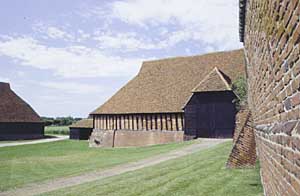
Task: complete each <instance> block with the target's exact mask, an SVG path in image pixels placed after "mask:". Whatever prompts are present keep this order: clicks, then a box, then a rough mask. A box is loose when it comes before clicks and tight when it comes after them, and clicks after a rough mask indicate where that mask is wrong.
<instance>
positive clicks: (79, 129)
mask: <svg viewBox="0 0 300 196" xmlns="http://www.w3.org/2000/svg"><path fill="white" fill-rule="evenodd" d="M69 128H70V139H73V140H88V139H89V137H90V135H91V133H92V130H93V119H82V120H80V121H78V122H76V123H74V124H72V125H71V126H70V127H69Z"/></svg>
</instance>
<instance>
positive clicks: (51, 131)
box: [45, 126, 70, 135]
mask: <svg viewBox="0 0 300 196" xmlns="http://www.w3.org/2000/svg"><path fill="white" fill-rule="evenodd" d="M69 132H70V131H69V126H46V127H45V134H46V135H69Z"/></svg>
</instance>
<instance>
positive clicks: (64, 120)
mask: <svg viewBox="0 0 300 196" xmlns="http://www.w3.org/2000/svg"><path fill="white" fill-rule="evenodd" d="M81 119H82V118H73V117H71V116H68V117H56V118H53V117H42V120H43V122H44V123H45V126H51V125H52V126H68V125H71V124H73V123H75V122H77V121H79V120H81Z"/></svg>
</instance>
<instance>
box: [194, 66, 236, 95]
mask: <svg viewBox="0 0 300 196" xmlns="http://www.w3.org/2000/svg"><path fill="white" fill-rule="evenodd" d="M230 90H231V87H230V85H229V84H228V81H227V80H226V79H225V76H224V74H222V73H221V71H220V70H219V69H218V68H217V67H215V68H214V69H213V70H212V71H211V72H210V73H209V74H208V75H207V76H206V77H205V78H204V79H203V80H202V81H201V82H200V83H199V84H198V85H197V86H196V88H194V89H193V92H210V91H230Z"/></svg>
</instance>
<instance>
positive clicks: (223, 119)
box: [196, 102, 235, 138]
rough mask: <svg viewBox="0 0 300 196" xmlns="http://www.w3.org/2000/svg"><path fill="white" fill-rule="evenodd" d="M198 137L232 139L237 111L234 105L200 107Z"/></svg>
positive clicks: (221, 104) (218, 104)
mask: <svg viewBox="0 0 300 196" xmlns="http://www.w3.org/2000/svg"><path fill="white" fill-rule="evenodd" d="M197 113H198V120H197V121H198V122H197V135H196V136H197V137H208V138H228V137H232V134H233V130H234V124H235V109H234V105H233V104H232V103H226V102H224V103H206V104H201V105H200V107H198V112H197Z"/></svg>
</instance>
